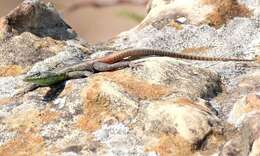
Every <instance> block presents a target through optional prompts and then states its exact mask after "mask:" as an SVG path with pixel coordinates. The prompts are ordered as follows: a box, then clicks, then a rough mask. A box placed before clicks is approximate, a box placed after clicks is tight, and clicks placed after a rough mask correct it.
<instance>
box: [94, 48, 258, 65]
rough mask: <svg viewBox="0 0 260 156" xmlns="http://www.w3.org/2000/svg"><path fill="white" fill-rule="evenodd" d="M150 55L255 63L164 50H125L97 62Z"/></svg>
mask: <svg viewBox="0 0 260 156" xmlns="http://www.w3.org/2000/svg"><path fill="white" fill-rule="evenodd" d="M151 55H154V56H167V57H173V58H180V59H188V60H201V61H255V59H240V58H225V57H207V56H195V55H187V54H180V53H175V52H170V51H165V50H156V49H130V50H125V51H121V52H118V53H114V54H111V55H108V56H106V57H102V58H99V59H97V61H100V62H105V63H115V62H118V61H121V60H122V59H124V58H127V57H142V56H151Z"/></svg>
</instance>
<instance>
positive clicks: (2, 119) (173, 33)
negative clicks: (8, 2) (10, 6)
mask: <svg viewBox="0 0 260 156" xmlns="http://www.w3.org/2000/svg"><path fill="white" fill-rule="evenodd" d="M150 4H151V5H150V11H149V13H148V15H147V17H146V18H145V19H144V21H142V22H141V23H140V24H139V25H138V26H137V27H135V28H133V29H131V30H129V31H126V32H123V33H121V34H119V35H118V36H116V37H115V38H113V39H112V40H109V41H107V42H105V43H104V44H97V45H87V46H86V45H83V44H82V42H81V41H80V40H78V38H77V35H76V33H74V32H73V30H72V29H71V28H70V27H69V26H68V25H67V24H66V22H65V21H63V19H62V18H61V17H60V16H59V14H58V12H57V11H56V10H55V9H54V7H53V6H51V5H50V4H44V3H43V2H41V1H38V0H26V1H24V2H23V3H21V5H19V6H18V7H17V8H15V9H14V10H13V11H11V12H10V13H9V14H8V15H6V16H4V17H2V18H1V19H0V62H1V66H0V76H1V78H0V155H115V156H116V155H120V156H121V155H129V156H134V155H140V156H159V155H161V156H168V155H169V156H172V155H180V156H182V155H183V156H184V155H185V156H186V155H205V156H206V155H230V154H233V155H250V156H257V155H259V154H260V153H259V149H258V146H259V142H260V141H259V134H260V133H259V132H260V126H259V108H260V107H259V106H260V103H259V102H260V100H259V93H260V90H259V89H260V87H259V85H260V82H259V80H260V71H259V63H254V62H250V63H242V62H202V61H194V60H178V59H173V58H166V57H148V58H140V59H137V60H134V61H133V62H134V63H135V64H136V65H137V66H131V67H129V68H125V69H120V70H117V71H111V72H101V73H95V74H93V75H91V76H89V77H87V78H82V79H73V80H68V81H66V82H64V83H62V84H58V85H56V86H55V87H52V88H48V87H43V88H39V89H37V90H35V91H32V92H28V93H27V94H25V95H23V96H21V97H14V94H15V93H16V91H17V90H18V89H19V88H21V87H22V86H27V85H28V84H27V83H25V82H23V81H22V78H23V77H24V76H25V74H26V73H34V72H43V71H50V70H54V69H58V68H63V67H64V66H69V65H72V64H77V63H80V62H82V61H84V60H85V59H94V58H96V57H98V56H100V55H102V56H103V54H105V53H109V52H111V49H115V50H121V49H127V48H153V49H163V50H169V51H173V52H179V53H185V54H187V53H188V54H192V55H205V56H215V57H240V58H252V57H254V55H260V50H259V39H258V38H259V35H260V33H259V30H260V23H259V16H258V14H257V10H259V8H260V6H259V4H256V3H254V2H253V1H251V0H239V1H236V0H226V1H224V0H223V1H221V0H217V1H211V0H194V1H191V0H174V1H173V0H170V1H165V0H153V1H151V3H150ZM237 16H240V17H237ZM172 22H174V24H172Z"/></svg>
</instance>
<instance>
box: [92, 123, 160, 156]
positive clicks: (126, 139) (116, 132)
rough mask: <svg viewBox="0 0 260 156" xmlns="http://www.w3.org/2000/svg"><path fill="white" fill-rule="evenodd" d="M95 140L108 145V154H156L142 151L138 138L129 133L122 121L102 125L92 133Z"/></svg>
mask: <svg viewBox="0 0 260 156" xmlns="http://www.w3.org/2000/svg"><path fill="white" fill-rule="evenodd" d="M93 134H94V135H95V137H96V138H97V140H99V141H101V142H102V143H104V144H106V145H107V146H108V152H107V154H106V155H109V156H121V155H128V156H135V155H139V156H157V154H156V153H155V152H147V153H146V152H144V147H143V144H142V141H141V140H140V138H138V137H136V136H135V135H134V134H133V133H131V132H130V131H129V129H128V127H126V126H125V125H123V124H122V123H118V124H114V125H103V126H102V128H101V129H99V130H97V131H96V132H94V133H93Z"/></svg>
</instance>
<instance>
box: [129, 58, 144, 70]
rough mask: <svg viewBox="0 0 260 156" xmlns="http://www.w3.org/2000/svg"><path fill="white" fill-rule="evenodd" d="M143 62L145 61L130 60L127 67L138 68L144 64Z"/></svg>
mask: <svg viewBox="0 0 260 156" xmlns="http://www.w3.org/2000/svg"><path fill="white" fill-rule="evenodd" d="M144 62H145V61H144V60H142V61H138V62H130V63H129V67H130V68H131V69H132V70H137V69H138V68H140V67H143V66H144V65H143V63H144Z"/></svg>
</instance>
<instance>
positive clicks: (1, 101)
mask: <svg viewBox="0 0 260 156" xmlns="http://www.w3.org/2000/svg"><path fill="white" fill-rule="evenodd" d="M11 102H12V98H1V99H0V105H6V104H9V103H11Z"/></svg>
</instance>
